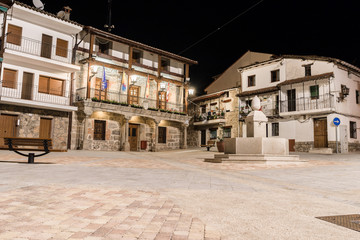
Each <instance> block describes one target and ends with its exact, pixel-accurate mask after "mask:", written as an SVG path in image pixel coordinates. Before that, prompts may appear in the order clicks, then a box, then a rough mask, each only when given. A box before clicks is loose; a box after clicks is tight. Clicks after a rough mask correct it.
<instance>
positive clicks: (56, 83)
mask: <svg viewBox="0 0 360 240" xmlns="http://www.w3.org/2000/svg"><path fill="white" fill-rule="evenodd" d="M49 85H50V86H49V94H53V95H58V96H63V85H64V81H62V80H59V79H55V78H50V84H49Z"/></svg>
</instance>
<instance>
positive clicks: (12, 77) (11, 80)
mask: <svg viewBox="0 0 360 240" xmlns="http://www.w3.org/2000/svg"><path fill="white" fill-rule="evenodd" d="M16 80H17V71H16V70H12V69H7V68H4V72H3V83H2V86H3V87H7V88H16V82H17V81H16Z"/></svg>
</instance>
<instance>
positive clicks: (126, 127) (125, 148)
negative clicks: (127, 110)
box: [122, 117, 130, 152]
mask: <svg viewBox="0 0 360 240" xmlns="http://www.w3.org/2000/svg"><path fill="white" fill-rule="evenodd" d="M129 120H130V118H127V117H125V118H124V130H123V133H124V134H123V136H124V139H125V141H124V143H123V147H122V150H123V151H125V152H128V151H130V143H129Z"/></svg>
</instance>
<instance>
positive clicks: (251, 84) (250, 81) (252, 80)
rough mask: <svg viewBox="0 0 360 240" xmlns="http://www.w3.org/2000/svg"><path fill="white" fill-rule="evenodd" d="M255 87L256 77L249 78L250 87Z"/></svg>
mask: <svg viewBox="0 0 360 240" xmlns="http://www.w3.org/2000/svg"><path fill="white" fill-rule="evenodd" d="M253 86H255V75H252V76H248V87H253Z"/></svg>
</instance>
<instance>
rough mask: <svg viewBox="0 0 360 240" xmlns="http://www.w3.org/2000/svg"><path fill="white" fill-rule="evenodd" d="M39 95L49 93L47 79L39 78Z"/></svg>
mask: <svg viewBox="0 0 360 240" xmlns="http://www.w3.org/2000/svg"><path fill="white" fill-rule="evenodd" d="M39 93H49V78H48V77H44V76H40V77H39Z"/></svg>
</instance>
